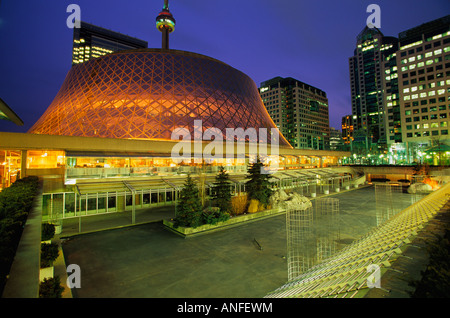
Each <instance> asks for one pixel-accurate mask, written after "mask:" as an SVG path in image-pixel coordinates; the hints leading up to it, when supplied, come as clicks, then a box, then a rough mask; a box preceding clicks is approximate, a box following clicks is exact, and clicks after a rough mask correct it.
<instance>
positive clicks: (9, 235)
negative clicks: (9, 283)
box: [0, 177, 39, 294]
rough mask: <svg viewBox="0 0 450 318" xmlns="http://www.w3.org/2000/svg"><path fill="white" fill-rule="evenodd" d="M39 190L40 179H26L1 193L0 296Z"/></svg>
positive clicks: (18, 181)
mask: <svg viewBox="0 0 450 318" xmlns="http://www.w3.org/2000/svg"><path fill="white" fill-rule="evenodd" d="M38 189H39V179H38V178H37V177H26V178H23V179H20V180H17V181H16V182H14V183H13V184H12V185H11V186H10V187H9V188H6V189H3V191H2V192H0V294H1V292H2V291H3V288H4V284H5V282H6V280H5V279H6V275H7V274H8V272H9V270H10V267H11V264H12V261H13V259H14V255H15V253H16V249H17V245H18V244H19V241H20V237H21V235H22V231H23V227H24V225H25V222H26V220H27V217H28V213H29V212H30V210H31V208H32V205H33V200H34V197H35V196H36V194H37V192H38Z"/></svg>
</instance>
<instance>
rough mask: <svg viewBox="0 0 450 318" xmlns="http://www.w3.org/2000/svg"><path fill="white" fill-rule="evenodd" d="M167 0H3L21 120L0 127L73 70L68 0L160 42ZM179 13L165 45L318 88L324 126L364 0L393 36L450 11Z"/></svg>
mask: <svg viewBox="0 0 450 318" xmlns="http://www.w3.org/2000/svg"><path fill="white" fill-rule="evenodd" d="M163 2H164V1H163V0H128V1H123V0H122V1H118V0H81V1H77V0H26V1H23V0H0V97H1V98H2V99H3V100H4V101H5V102H6V103H8V104H9V106H11V108H13V110H14V111H15V112H16V113H17V114H18V115H19V117H21V118H22V119H23V121H24V122H25V126H23V127H17V126H15V125H14V124H12V123H9V122H6V121H1V122H0V131H12V132H26V131H27V130H28V129H29V128H30V127H31V126H32V125H33V124H34V122H35V121H36V120H37V119H38V118H39V117H40V116H41V115H42V114H43V112H44V111H45V109H46V108H47V107H48V106H49V105H50V103H51V102H52V100H53V98H54V97H55V95H56V93H57V92H58V90H59V88H60V87H61V84H62V83H63V81H64V78H65V76H66V74H67V72H68V71H69V69H70V67H71V57H72V36H73V30H72V29H69V28H68V27H67V26H66V20H67V17H68V16H69V13H67V12H66V8H67V6H68V5H69V4H71V3H74V4H78V5H79V6H80V7H81V19H82V20H83V21H86V22H89V23H92V24H95V25H98V26H101V27H104V28H107V29H111V30H113V31H118V32H121V33H124V34H128V35H130V36H134V37H137V38H140V39H143V40H146V41H148V43H149V47H158V48H159V47H161V34H160V33H159V32H158V31H157V30H156V27H155V18H156V16H157V14H158V13H159V12H160V11H161V8H162V5H163ZM169 3H170V9H171V12H172V13H173V15H174V17H175V19H176V20H177V25H176V30H175V32H174V33H172V34H171V38H170V47H171V48H173V49H179V50H186V51H192V52H196V53H200V54H204V55H208V56H211V57H213V58H216V59H219V60H221V61H223V62H225V63H227V64H229V65H231V66H232V67H234V68H236V69H238V70H240V71H242V72H244V73H246V74H247V75H249V76H250V77H251V78H252V79H253V80H254V81H255V82H256V84H257V85H258V86H259V84H260V83H261V82H262V81H264V80H267V79H270V78H272V77H275V76H282V77H289V76H290V77H293V78H296V79H298V80H300V81H303V82H305V83H307V84H310V85H312V86H316V87H318V88H320V89H322V90H324V91H325V92H326V93H327V95H328V99H329V108H330V126H333V127H336V128H340V122H341V117H342V116H344V115H347V114H350V113H351V105H350V84H349V73H348V58H349V57H350V56H352V55H353V50H354V48H355V44H356V36H357V35H358V33H359V32H360V31H361V30H362V29H363V28H364V26H365V23H366V19H367V17H368V16H369V15H370V13H366V8H367V6H368V5H369V4H371V3H375V4H378V5H379V6H380V7H381V31H382V32H383V33H384V34H385V35H390V36H398V33H399V32H401V31H404V30H406V29H409V28H411V27H415V26H417V25H419V24H422V23H424V22H428V21H431V20H434V19H437V18H440V17H442V16H445V15H447V14H449V13H450V1H448V0H427V1H424V0H390V1H384V0H383V1H380V0H370V1H363V0H330V1H320V0H319V1H311V0H309V1H301V0H226V1H225V0H222V1H221V0H170V1H169Z"/></svg>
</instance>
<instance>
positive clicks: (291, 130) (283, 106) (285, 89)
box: [260, 77, 330, 149]
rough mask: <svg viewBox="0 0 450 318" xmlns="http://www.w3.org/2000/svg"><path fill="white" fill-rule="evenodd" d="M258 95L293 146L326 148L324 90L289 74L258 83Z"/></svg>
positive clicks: (327, 132) (328, 130) (298, 147)
mask: <svg viewBox="0 0 450 318" xmlns="http://www.w3.org/2000/svg"><path fill="white" fill-rule="evenodd" d="M260 94H261V98H262V99H263V102H264V105H265V106H266V109H267V111H268V113H269V115H270V116H271V117H272V119H273V121H274V122H275V124H276V126H277V127H278V128H279V130H280V131H281V133H282V134H283V136H285V137H286V139H287V140H288V141H289V143H290V144H291V145H292V146H293V147H294V148H297V149H329V147H330V128H329V116H328V99H327V95H326V93H325V92H324V91H322V90H320V89H318V88H315V87H313V86H311V85H308V84H305V83H303V82H301V81H298V80H296V79H293V78H290V77H288V78H282V77H275V78H272V79H270V80H267V81H265V82H262V83H261V86H260Z"/></svg>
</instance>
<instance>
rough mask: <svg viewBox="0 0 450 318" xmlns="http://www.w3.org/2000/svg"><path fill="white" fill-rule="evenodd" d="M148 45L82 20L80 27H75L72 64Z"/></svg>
mask: <svg viewBox="0 0 450 318" xmlns="http://www.w3.org/2000/svg"><path fill="white" fill-rule="evenodd" d="M147 47H148V43H147V42H146V41H143V40H139V39H137V38H134V37H131V36H127V35H124V34H121V33H118V32H114V31H111V30H107V29H104V28H101V27H98V26H95V25H92V24H89V23H86V22H83V21H81V25H80V28H74V29H73V50H72V65H76V64H80V63H84V62H87V61H89V60H90V59H93V58H97V57H100V56H103V55H105V54H109V53H113V52H118V51H122V50H131V49H141V48H147Z"/></svg>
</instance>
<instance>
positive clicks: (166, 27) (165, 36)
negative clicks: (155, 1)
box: [156, 0, 175, 50]
mask: <svg viewBox="0 0 450 318" xmlns="http://www.w3.org/2000/svg"><path fill="white" fill-rule="evenodd" d="M156 28H157V29H158V30H159V31H161V32H162V48H163V49H165V50H168V49H169V33H172V32H173V31H174V30H175V19H174V17H173V16H172V13H170V11H169V0H164V7H163V9H162V11H161V12H160V13H159V15H158V16H157V17H156Z"/></svg>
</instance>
